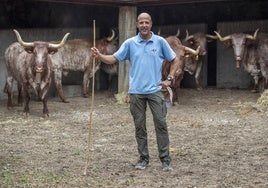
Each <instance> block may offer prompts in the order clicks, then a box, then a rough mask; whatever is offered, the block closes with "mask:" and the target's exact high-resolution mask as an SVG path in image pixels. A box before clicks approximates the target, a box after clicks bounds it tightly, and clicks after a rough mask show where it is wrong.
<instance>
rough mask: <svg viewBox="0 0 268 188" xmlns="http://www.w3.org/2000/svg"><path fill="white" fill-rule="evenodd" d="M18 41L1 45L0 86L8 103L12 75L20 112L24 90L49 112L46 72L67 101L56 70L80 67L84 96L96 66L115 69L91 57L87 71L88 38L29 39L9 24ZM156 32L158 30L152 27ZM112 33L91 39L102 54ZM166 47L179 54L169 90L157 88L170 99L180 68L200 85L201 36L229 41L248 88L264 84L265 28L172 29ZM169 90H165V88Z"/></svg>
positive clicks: (267, 79)
mask: <svg viewBox="0 0 268 188" xmlns="http://www.w3.org/2000/svg"><path fill="white" fill-rule="evenodd" d="M14 32H15V34H16V37H17V40H18V42H14V43H13V44H11V45H10V46H9V47H8V48H7V49H6V51H5V64H6V68H7V79H6V84H5V88H4V92H6V93H7V95H8V101H7V107H8V108H11V107H12V105H13V104H12V87H13V81H16V82H17V87H18V104H22V103H23V102H24V113H25V114H26V115H27V114H28V113H29V101H30V90H33V91H34V93H35V94H36V96H37V97H38V98H39V99H40V100H41V101H42V102H43V115H44V116H49V111H48V107H47V93H48V91H49V88H50V84H51V76H52V74H54V80H55V85H56V88H57V91H58V93H59V97H60V98H61V100H62V102H68V100H67V99H66V97H65V96H64V93H63V89H62V74H67V73H68V72H70V71H81V72H83V73H84V75H83V87H82V94H83V96H84V97H88V96H89V94H88V90H89V88H88V86H89V83H90V78H92V77H93V75H94V74H95V72H96V71H97V70H99V69H102V70H104V71H105V72H107V73H108V74H117V71H118V63H117V64H113V65H106V64H103V63H101V62H98V61H97V62H96V64H95V72H93V63H92V62H93V57H92V54H91V51H90V48H91V46H93V41H92V40H89V39H73V40H67V38H68V36H69V33H67V34H65V36H64V37H63V39H62V40H61V41H51V42H45V41H34V42H25V41H23V40H22V38H21V36H20V34H19V32H18V31H17V30H14ZM158 34H159V35H160V32H159V33H158ZM117 39H118V37H116V34H115V32H114V31H113V30H112V35H111V36H109V37H106V38H103V39H100V40H97V41H96V47H97V48H98V49H99V50H100V51H101V52H102V53H103V54H113V53H114V52H115V51H116V50H117V49H118V42H117ZM165 39H166V40H167V42H168V43H169V44H170V46H171V48H172V49H173V50H174V52H175V53H176V54H177V56H178V57H179V58H180V59H181V64H180V67H178V70H177V71H176V75H175V81H174V82H173V85H172V86H171V90H172V92H173V93H172V95H171V93H170V90H163V92H164V94H165V96H166V97H167V98H170V96H172V104H173V105H175V104H176V103H177V102H178V101H177V100H178V93H179V88H180V84H181V81H182V79H183V75H184V72H188V73H190V74H191V75H194V77H195V84H196V89H197V90H201V89H202V86H201V85H200V81H199V79H200V73H201V70H202V64H203V62H202V60H201V58H200V57H202V56H205V55H206V54H207V51H206V45H207V42H210V41H213V40H217V39H218V40H220V41H222V42H223V43H224V44H226V45H227V46H232V47H233V50H234V59H235V61H236V67H237V68H239V67H240V64H242V66H243V67H244V69H245V71H247V72H248V73H249V74H250V75H252V76H253V78H254V82H255V86H254V89H253V92H258V91H263V89H267V88H268V56H267V55H266V53H268V34H265V33H260V32H259V29H257V30H256V31H255V33H254V34H253V35H251V34H246V33H234V34H230V35H228V36H221V34H220V32H217V31H215V35H209V34H205V33H201V32H197V33H194V34H191V35H189V33H188V31H187V30H186V37H185V38H181V39H180V31H179V30H178V32H177V34H176V35H171V36H168V37H166V38H165ZM169 69H170V63H169V62H163V68H162V79H163V80H164V79H166V77H167V75H168V73H169ZM167 91H169V92H167Z"/></svg>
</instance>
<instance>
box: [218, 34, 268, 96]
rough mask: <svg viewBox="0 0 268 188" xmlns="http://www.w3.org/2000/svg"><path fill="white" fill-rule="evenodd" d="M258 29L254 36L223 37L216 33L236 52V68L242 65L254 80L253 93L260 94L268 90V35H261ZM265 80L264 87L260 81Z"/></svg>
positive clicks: (233, 35) (232, 35)
mask: <svg viewBox="0 0 268 188" xmlns="http://www.w3.org/2000/svg"><path fill="white" fill-rule="evenodd" d="M258 31H259V29H257V30H256V31H255V32H254V34H253V35H250V34H246V33H234V34H231V35H228V36H225V37H222V36H221V35H220V34H219V33H218V32H216V31H215V33H216V35H218V38H219V40H220V41H222V42H224V44H225V45H226V46H228V47H232V48H233V50H234V59H235V62H236V68H240V65H241V64H242V66H243V67H244V69H245V71H246V72H248V73H249V74H250V75H251V76H252V77H253V79H254V88H253V90H252V92H258V91H259V88H260V89H261V90H262V89H263V88H262V87H264V88H267V83H268V34H265V33H259V34H258ZM261 78H264V85H261V84H260V82H259V81H260V79H261Z"/></svg>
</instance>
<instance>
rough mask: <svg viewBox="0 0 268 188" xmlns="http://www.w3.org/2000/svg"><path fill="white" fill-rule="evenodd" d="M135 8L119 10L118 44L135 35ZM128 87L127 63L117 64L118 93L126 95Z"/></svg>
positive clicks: (126, 7)
mask: <svg viewBox="0 0 268 188" xmlns="http://www.w3.org/2000/svg"><path fill="white" fill-rule="evenodd" d="M136 20H137V7H134V6H133V7H132V6H124V7H120V8H119V21H118V22H119V44H120V45H121V44H122V43H123V42H124V41H125V40H126V39H128V38H130V37H133V36H134V35H136ZM128 87H129V62H128V61H126V62H124V63H119V72H118V93H122V92H125V93H127V91H128Z"/></svg>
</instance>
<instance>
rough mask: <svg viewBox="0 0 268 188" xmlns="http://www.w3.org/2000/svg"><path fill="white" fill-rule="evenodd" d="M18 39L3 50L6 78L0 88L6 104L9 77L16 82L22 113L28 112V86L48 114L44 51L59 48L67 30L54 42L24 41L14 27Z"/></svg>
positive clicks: (47, 60)
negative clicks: (22, 103) (21, 103)
mask: <svg viewBox="0 0 268 188" xmlns="http://www.w3.org/2000/svg"><path fill="white" fill-rule="evenodd" d="M14 32H15V34H16V37H17V40H18V42H15V43H13V44H11V45H10V46H9V47H8V48H7V49H6V51H5V63H6V68H7V74H8V75H7V80H6V84H5V88H4V91H5V92H6V93H7V94H8V102H7V107H8V108H10V107H12V86H13V81H14V80H16V81H17V85H18V102H22V94H21V89H22V90H23V98H24V101H25V106H24V113H25V114H26V115H28V113H29V102H30V94H29V89H30V88H32V89H33V90H34V91H35V93H36V94H37V96H38V97H39V99H40V100H41V101H42V102H43V115H44V116H46V115H47V116H48V108H47V92H48V90H49V87H50V83H51V61H50V57H49V56H48V54H54V53H56V52H57V50H58V49H59V48H61V47H62V46H63V45H64V44H65V42H66V40H67V37H68V36H69V34H70V33H67V34H65V36H64V37H63V39H62V41H61V42H60V43H57V44H53V43H48V42H43V41H34V42H24V41H23V40H22V39H21V36H20V34H19V32H18V31H16V30H14Z"/></svg>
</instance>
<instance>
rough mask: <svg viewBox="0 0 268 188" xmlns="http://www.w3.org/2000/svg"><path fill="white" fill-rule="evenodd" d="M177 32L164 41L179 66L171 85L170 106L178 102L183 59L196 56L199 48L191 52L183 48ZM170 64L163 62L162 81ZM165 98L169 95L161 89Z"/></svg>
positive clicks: (165, 77) (187, 48) (183, 65)
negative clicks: (172, 52)
mask: <svg viewBox="0 0 268 188" xmlns="http://www.w3.org/2000/svg"><path fill="white" fill-rule="evenodd" d="M178 36H179V31H178V33H177V34H176V35H174V36H173V35H172V36H169V37H166V38H165V39H166V40H167V42H168V43H169V45H170V47H171V48H172V49H173V50H174V52H175V53H176V55H177V57H178V58H180V62H181V64H180V65H179V66H178V67H177V71H176V73H175V75H174V76H175V79H174V81H173V83H172V85H171V89H172V91H173V97H172V101H171V102H172V104H173V105H175V104H176V103H177V102H178V94H179V89H180V84H181V80H182V78H183V74H184V71H183V70H184V67H185V57H186V56H190V57H192V56H197V55H198V54H199V47H198V48H197V50H193V49H191V48H189V47H186V46H183V45H182V43H181V41H180V39H179V38H178ZM170 66H171V63H170V62H168V61H164V62H163V66H162V80H166V79H167V77H168V74H169V71H170ZM163 92H164V95H165V98H168V97H169V93H168V92H167V90H165V89H163Z"/></svg>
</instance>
